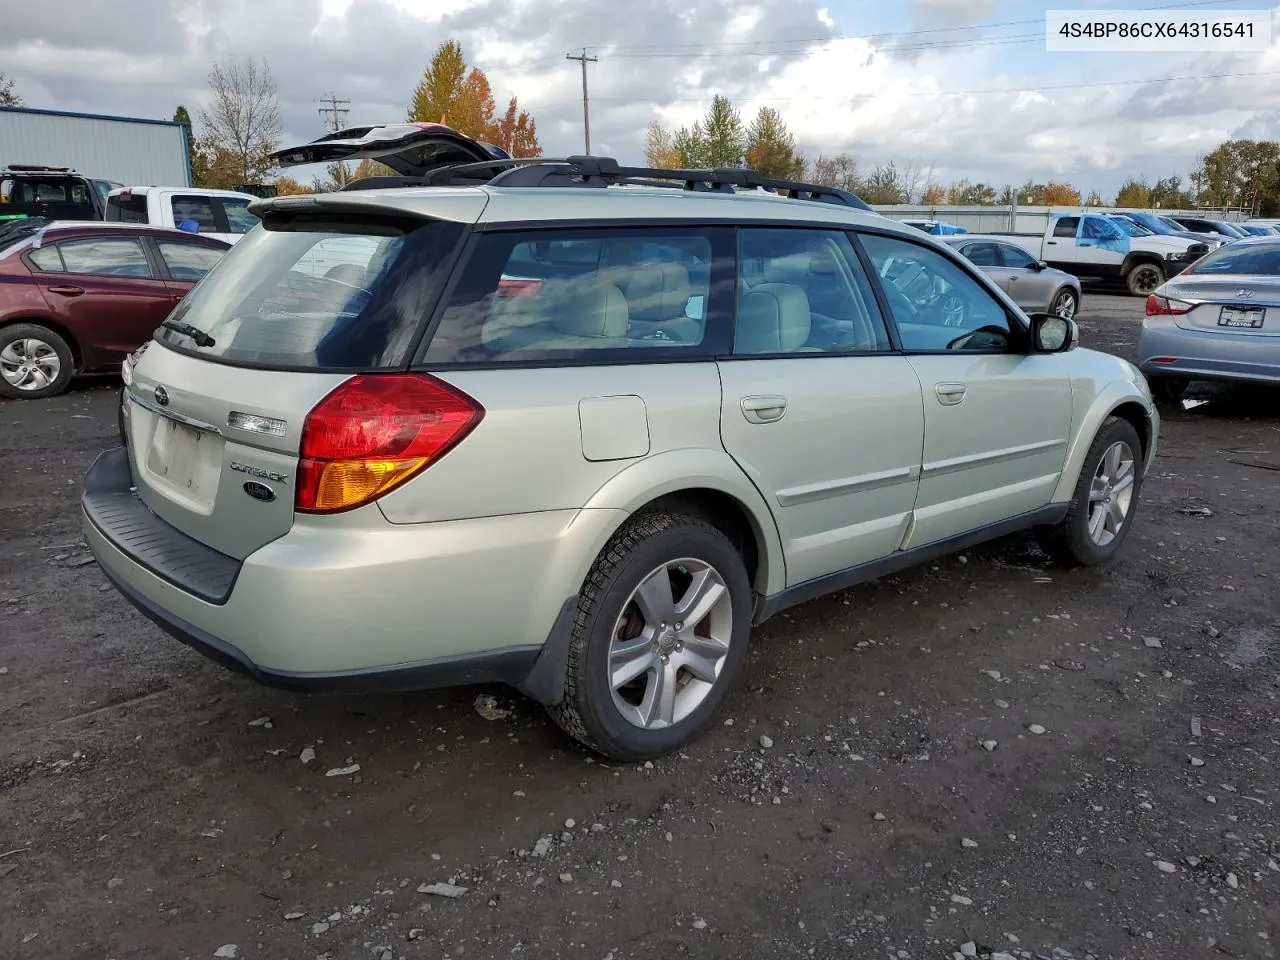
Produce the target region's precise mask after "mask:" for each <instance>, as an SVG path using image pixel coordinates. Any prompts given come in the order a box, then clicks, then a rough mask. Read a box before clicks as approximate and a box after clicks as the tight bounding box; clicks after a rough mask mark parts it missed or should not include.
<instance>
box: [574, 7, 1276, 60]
mask: <svg viewBox="0 0 1280 960" xmlns="http://www.w3.org/2000/svg"><path fill="white" fill-rule="evenodd" d="M1240 2H1241V0H1191V2H1187V3H1173V4H1162V5H1159V6H1154V7H1132V8H1130V9H1132V10H1135V11H1138V10H1141V11H1146V12H1159V11H1162V10H1186V9H1190V8H1193V7H1211V6H1223V5H1225V4H1229V3H1230V4H1238V3H1240ZM1252 9H1254V11H1255V12H1257V13H1258V14H1265V13H1269V11H1270V8H1263V7H1259V8H1252ZM1044 22H1045V19H1044V18H1043V17H1036V18H1033V19H1029V20H993V21H991V22H990V23H975V24H970V25H969V26H958V27H930V28H927V29H920V30H901V31H880V32H877V33H865V34H853V33H828V34H823V35H821V36H815V37H794V38H787V39H783V40H767V39H761V40H724V41H714V42H710V43H708V42H705V41H703V42H698V43H661V44H587V47H586V49H588V50H607V51H609V53H610V55H612V56H622V53H621V52H620V51H626V50H679V49H684V48H690V49H695V50H710V49H714V48H717V47H739V46H753V45H758V44H763V43H823V42H827V41H831V40H888V39H892V38H894V37H915V36H923V35H925V34H934V33H957V32H965V31H973V30H986V29H990V28H991V27H1020V26H1027V25H1029V24H1040V25H1043V24H1044Z"/></svg>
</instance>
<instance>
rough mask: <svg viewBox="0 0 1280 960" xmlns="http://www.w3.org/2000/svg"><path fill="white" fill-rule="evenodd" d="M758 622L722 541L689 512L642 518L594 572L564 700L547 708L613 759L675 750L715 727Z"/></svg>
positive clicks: (739, 567) (736, 563)
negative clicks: (713, 720)
mask: <svg viewBox="0 0 1280 960" xmlns="http://www.w3.org/2000/svg"><path fill="white" fill-rule="evenodd" d="M664 584H665V585H666V587H665V588H664V587H663V585H664ZM664 597H665V600H664ZM684 604H687V605H688V607H689V609H687V610H686V609H684ZM751 613H752V604H751V584H750V581H749V579H748V577H747V569H746V565H745V564H744V563H743V561H742V557H741V555H739V553H738V551H737V550H736V549H735V548H734V546H733V544H732V543H731V542H730V541H729V539H728V538H727V537H726V536H725V535H724V534H723V533H721V532H720V531H719V530H718V529H716V528H715V527H713V526H711V525H710V524H709V523H706V522H705V521H703V520H699V519H696V518H694V517H690V516H686V515H683V514H677V513H648V514H640V515H638V516H636V517H634V518H632V519H631V520H630V521H628V522H627V524H626V525H624V526H623V527H622V529H621V530H619V531H618V532H617V533H616V534H614V536H613V539H612V540H610V541H609V544H608V546H606V547H605V549H604V550H603V551H602V552H601V554H600V556H599V557H598V558H597V559H596V562H595V564H594V566H592V568H591V572H590V573H589V574H588V575H587V580H586V583H585V584H583V587H582V591H581V593H580V594H579V596H578V609H577V613H576V615H575V616H574V620H573V630H572V635H571V637H570V641H569V652H568V663H567V669H566V675H565V688H564V696H563V699H562V700H561V701H560V703H558V704H555V705H554V706H550V707H548V708H547V710H548V712H549V713H550V714H551V717H552V719H554V720H555V721H556V723H557V724H559V725H560V727H561V728H562V729H564V731H565V732H566V733H568V734H569V735H570V736H572V737H573V738H574V739H576V740H578V741H579V742H580V743H582V744H584V745H585V746H587V747H589V748H591V749H592V750H595V751H597V752H599V753H602V754H605V755H606V756H609V757H613V758H615V759H618V760H644V759H646V758H650V757H657V756H661V755H662V754H665V753H669V752H671V751H672V750H675V749H676V748H678V747H680V746H681V745H683V744H685V743H686V742H688V741H689V740H690V739H691V738H692V737H694V736H695V735H696V734H698V733H700V732H701V731H702V730H703V729H705V728H706V726H707V724H708V723H709V722H710V720H711V718H712V717H713V716H714V714H715V713H716V711H717V710H718V709H719V708H720V705H721V704H722V703H723V702H724V700H725V698H726V697H727V696H728V693H729V690H730V688H731V687H732V686H733V683H734V680H735V679H736V677H737V675H738V672H739V671H740V669H741V667H742V663H743V660H744V659H745V657H746V653H747V641H748V637H749V634H750V630H751ZM683 617H687V618H688V620H689V623H688V624H686V623H684V620H683V619H682V618H683ZM695 617H696V618H697V619H696V621H695V619H694V618H695ZM659 624H665V626H662V627H660V626H659ZM689 664H692V665H693V667H692V668H691V667H690V666H688V665H689ZM622 678H626V679H625V680H624V682H622V683H617V682H616V681H618V680H619V679H622Z"/></svg>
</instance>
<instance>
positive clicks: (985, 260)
mask: <svg viewBox="0 0 1280 960" xmlns="http://www.w3.org/2000/svg"><path fill="white" fill-rule="evenodd" d="M960 252H961V253H963V254H964V255H965V256H966V257H968V258H969V261H970V262H971V263H974V264H977V265H978V266H979V267H1002V266H1004V263H1003V261H1002V260H1001V259H1000V251H999V250H998V249H997V248H996V245H995V244H994V243H971V244H969V245H968V246H966V247H965V248H964V249H963V250H961V251H960Z"/></svg>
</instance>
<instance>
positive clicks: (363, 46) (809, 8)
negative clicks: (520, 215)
mask: <svg viewBox="0 0 1280 960" xmlns="http://www.w3.org/2000/svg"><path fill="white" fill-rule="evenodd" d="M1274 2H1275V0H1272V2H1271V3H1266V2H1260V0H1200V2H1198V3H1187V2H1185V0H1183V2H1180V0H1165V2H1160V0H1058V2H1055V3H1050V4H1044V3H1032V2H1028V0H900V2H892V3H891V2H886V0H816V2H815V0H632V2H619V0H613V2H606V3H599V2H587V0H447V2H440V0H109V2H108V0H60V4H59V5H58V13H57V15H56V16H50V15H49V13H48V10H49V9H50V8H49V7H47V6H45V5H42V4H36V3H20V4H13V5H9V9H8V10H7V12H6V14H5V28H4V30H3V32H2V33H0V71H3V72H5V73H6V74H8V76H9V77H10V78H12V79H14V80H15V81H16V88H17V90H18V92H19V93H20V94H21V95H22V96H23V97H24V99H25V100H26V103H27V105H28V106H31V107H48V108H53V109H63V110H79V111H87V112H95V113H110V114H117V115H124V116H139V117H157V118H168V117H170V116H172V114H173V110H174V107H175V106H176V105H177V104H178V103H185V104H186V105H187V106H188V107H189V108H191V111H192V113H193V114H195V113H196V109H195V108H196V107H198V105H199V104H200V102H201V99H202V97H203V96H204V95H205V89H206V85H205V77H206V74H207V72H208V69H209V66H210V65H211V64H212V63H214V62H215V61H218V60H220V59H224V58H227V57H229V56H233V55H252V56H255V57H257V56H261V57H265V58H266V59H267V61H268V63H269V65H270V67H271V69H272V71H273V73H274V75H275V79H276V82H277V85H278V87H279V92H280V100H281V113H282V118H283V121H284V134H285V135H284V140H285V143H286V144H289V143H293V142H300V141H305V140H309V139H311V138H313V137H315V136H318V135H319V134H320V133H321V132H322V130H323V122H322V120H321V118H320V116H319V114H318V112H317V111H318V107H319V100H320V99H321V98H322V97H324V96H325V95H326V94H328V93H330V92H333V93H336V94H337V95H338V96H339V97H341V98H345V99H348V100H350V101H351V113H350V115H349V117H348V123H350V124H356V123H369V122H382V121H400V120H402V119H403V118H404V111H405V108H406V106H407V103H408V100H409V96H410V92H411V91H412V89H413V86H414V84H415V83H416V82H417V80H418V78H419V77H420V76H421V74H422V70H423V68H424V67H425V66H426V63H427V61H428V60H429V59H430V56H431V53H432V51H433V50H434V49H435V47H436V45H437V44H439V43H440V42H442V41H444V40H446V39H451V38H452V39H457V40H459V41H461V42H462V44H463V46H464V49H465V51H466V54H467V56H468V59H469V60H471V61H472V62H474V63H476V64H477V65H478V66H480V67H482V68H483V69H484V70H486V71H487V73H488V75H489V78H490V80H491V82H492V84H493V87H494V91H495V94H497V96H498V97H499V100H500V101H504V100H505V98H506V97H507V96H509V95H511V94H515V95H517V96H518V97H519V98H520V102H521V105H522V106H524V107H526V108H527V109H529V110H530V111H531V112H532V113H533V114H534V116H535V118H536V120H537V122H538V132H539V136H540V139H541V141H542V145H543V149H544V151H545V152H546V153H547V154H561V155H563V154H565V153H571V152H580V150H581V147H582V112H581V111H582V107H581V99H580V97H581V74H580V72H579V66H578V64H577V63H574V62H569V61H566V60H565V59H564V56H565V54H566V53H567V52H570V51H578V50H581V48H582V47H584V46H585V47H586V48H587V50H588V53H589V54H591V55H595V56H598V57H599V62H598V63H595V64H592V65H591V67H590V83H591V95H592V112H591V120H592V141H593V143H592V146H593V152H595V153H597V154H611V155H614V156H617V157H619V158H622V159H624V160H633V161H638V160H640V159H641V158H642V156H643V143H644V130H645V126H646V125H647V124H648V123H649V122H650V121H651V120H654V119H657V120H660V121H662V122H663V123H665V124H667V125H669V126H672V127H678V126H680V125H683V124H687V123H689V122H691V121H693V120H695V119H697V118H698V116H699V115H700V114H701V113H702V112H704V111H705V109H706V106H707V104H708V102H709V101H710V98H711V96H712V94H713V93H723V94H725V95H726V96H728V97H730V98H731V99H732V100H733V101H734V103H735V105H736V106H737V107H738V108H739V109H740V110H741V111H742V113H743V115H744V116H749V115H750V114H752V113H754V112H755V110H756V109H757V108H758V107H759V106H760V105H763V104H767V105H770V106H773V107H776V108H777V109H779V110H780V111H781V112H782V113H783V115H784V116H785V118H786V120H787V122H788V123H789V124H790V127H791V129H792V131H793V132H794V133H795V135H796V139H797V141H798V143H799V145H800V147H801V149H802V150H803V152H804V153H805V154H806V155H815V154H818V153H836V152H841V151H848V152H851V153H853V154H854V155H855V156H856V157H857V158H858V159H859V161H860V162H861V163H862V164H863V165H864V166H870V165H874V164H875V163H877V162H882V161H885V160H895V161H897V162H898V163H899V164H900V165H901V164H904V163H914V164H919V165H921V166H922V167H924V168H932V169H933V171H934V177H935V179H937V180H939V181H941V182H946V181H949V180H951V179H954V178H958V177H968V178H970V179H973V180H982V181H986V182H989V183H996V184H1001V185H1003V184H1004V183H1007V182H1021V181H1023V180H1025V179H1027V178H1033V179H1036V180H1045V179H1048V178H1050V177H1059V178H1061V177H1065V178H1068V179H1070V180H1072V181H1073V182H1075V183H1076V184H1077V185H1078V186H1080V187H1081V188H1082V189H1084V190H1086V191H1087V190H1089V189H1098V190H1099V191H1100V192H1102V193H1103V194H1104V195H1113V194H1114V192H1115V190H1116V189H1117V188H1118V186H1119V185H1120V183H1121V181H1122V180H1123V179H1124V178H1125V177H1126V176H1127V175H1129V174H1145V175H1147V176H1149V177H1151V178H1156V177H1161V176H1168V175H1170V174H1179V175H1184V176H1185V174H1186V172H1187V170H1188V169H1189V168H1190V166H1191V165H1192V164H1193V163H1194V159H1195V157H1196V155H1197V154H1198V153H1201V152H1204V151H1206V150H1208V149H1212V147H1213V146H1215V145H1216V144H1217V143H1219V142H1221V141H1222V140H1223V139H1226V138H1229V137H1236V136H1251V137H1255V138H1257V137H1267V138H1280V101H1278V100H1277V98H1276V95H1275V91H1276V90H1280V45H1273V46H1272V47H1271V49H1270V50H1268V51H1266V52H1261V53H1260V52H1255V53H1240V54H1228V53H1214V54H1203V53H1202V54H1172V53H1107V54H1074V53H1073V54H1063V53H1047V52H1046V51H1045V39H1044V13H1045V10H1046V7H1050V8H1053V9H1063V8H1075V7H1080V8H1089V9H1099V8H1107V7H1112V8H1115V7H1122V8H1127V9H1133V8H1140V7H1152V8H1157V9H1173V8H1179V9H1189V10H1196V9H1200V10H1214V9H1218V10H1223V9H1230V10H1237V9H1257V10H1267V9H1270V8H1271V7H1273V6H1274ZM444 10H447V11H448V12H442V11H444ZM1278 32H1280V31H1278ZM1224 75H1227V76H1224ZM1168 78H1179V79H1173V80H1170V79H1168ZM1187 78H1191V79H1187ZM301 172H302V173H303V174H304V179H305V174H306V173H307V171H301Z"/></svg>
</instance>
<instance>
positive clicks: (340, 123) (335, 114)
mask: <svg viewBox="0 0 1280 960" xmlns="http://www.w3.org/2000/svg"><path fill="white" fill-rule="evenodd" d="M320 103H322V104H325V106H322V107H321V108H320V117H321V119H323V120H324V121H325V126H326V127H328V128H329V130H330V131H332V132H333V133H337V132H338V131H339V130H341V129H342V128H343V127H344V126H345V125H346V122H347V114H348V113H350V112H351V101H350V100H340V99H338V97H336V96H335V95H334V94H333V93H330V94H329V95H328V96H327V97H325V98H323V99H322V100H321V101H320Z"/></svg>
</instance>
